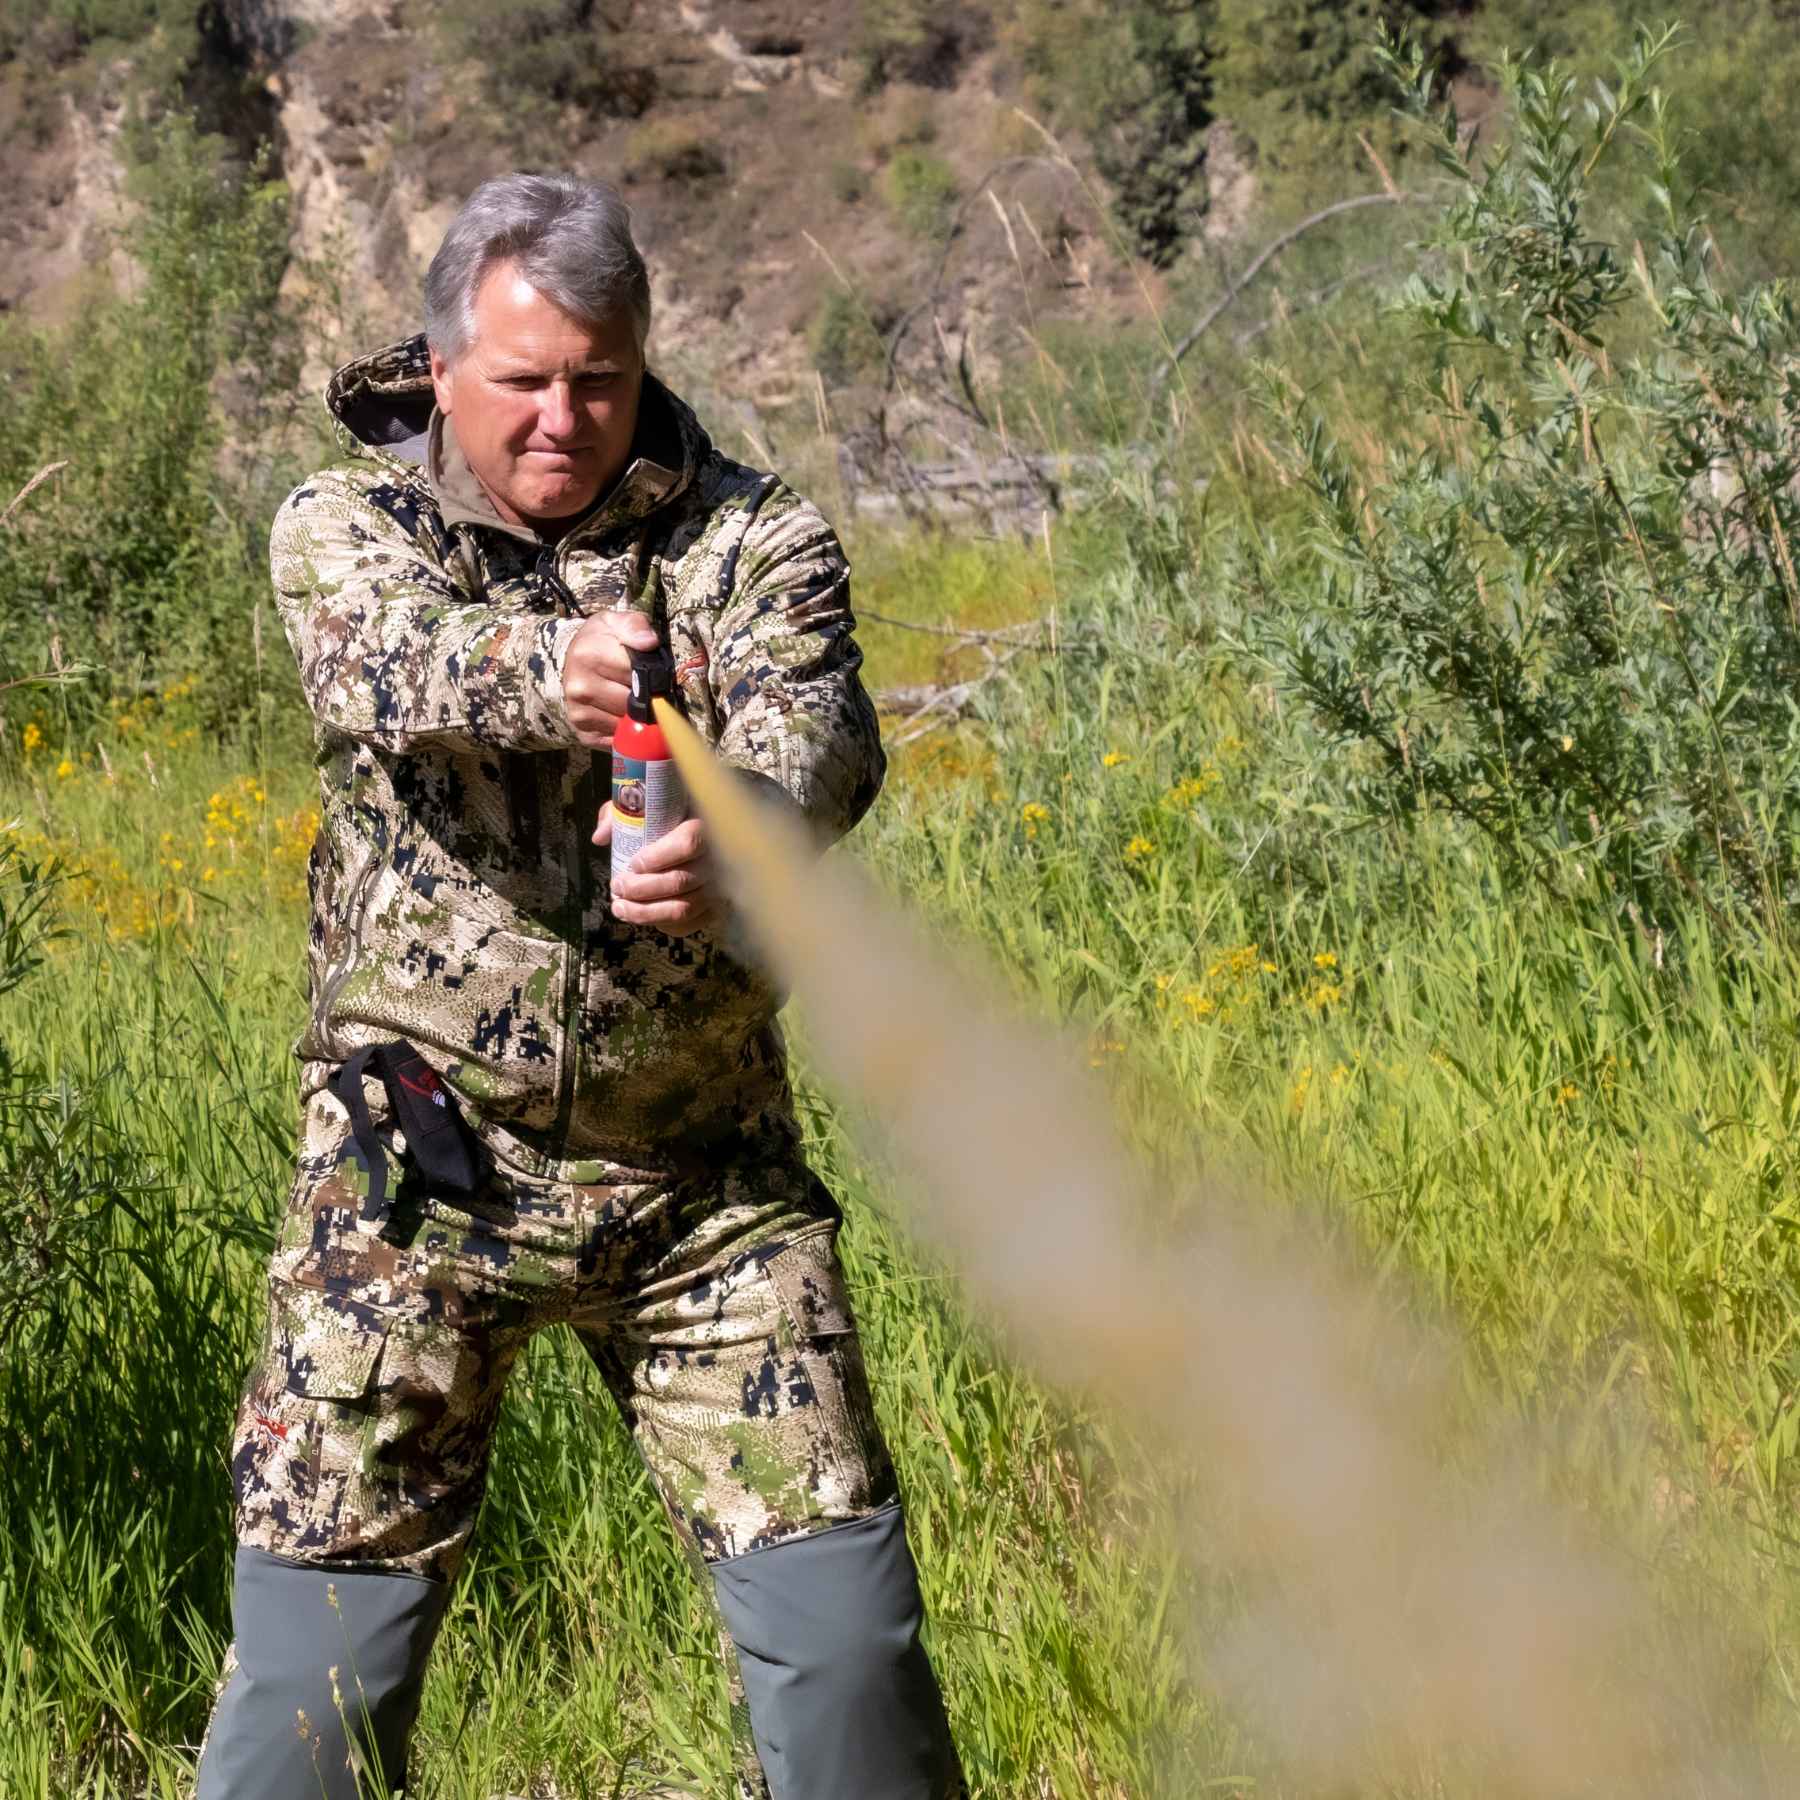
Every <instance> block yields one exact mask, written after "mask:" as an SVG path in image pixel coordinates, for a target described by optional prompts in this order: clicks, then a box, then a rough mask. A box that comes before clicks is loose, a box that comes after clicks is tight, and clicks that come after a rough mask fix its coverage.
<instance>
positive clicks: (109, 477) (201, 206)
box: [0, 117, 301, 718]
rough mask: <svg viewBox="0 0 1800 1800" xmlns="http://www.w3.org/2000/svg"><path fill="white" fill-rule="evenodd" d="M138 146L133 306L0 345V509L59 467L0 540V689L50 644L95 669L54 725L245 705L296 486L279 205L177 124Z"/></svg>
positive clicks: (6, 337)
mask: <svg viewBox="0 0 1800 1800" xmlns="http://www.w3.org/2000/svg"><path fill="white" fill-rule="evenodd" d="M146 141H147V146H148V148H147V150H146V153H145V155H144V157H143V158H142V160H141V162H140V167H139V173H138V176H137V178H136V185H137V188H138V190H139V195H140V199H141V204H142V211H141V215H140V218H139V220H138V223H137V224H136V226H135V227H134V228H133V231H132V235H131V240H130V249H131V251H132V254H133V256H134V258H135V260H136V263H137V265H138V267H139V269H140V271H141V281H140V283H139V285H138V287H137V289H136V291H135V292H133V293H132V294H131V295H130V296H129V297H124V296H113V297H102V298H101V299H99V300H98V301H97V302H96V303H95V304H93V305H91V306H90V307H89V308H88V309H87V310H85V311H84V312H83V313H82V314H81V315H80V317H79V318H78V320H77V322H76V323H75V324H74V325H72V326H71V327H69V328H68V329H67V330H66V331H64V332H62V333H60V334H54V335H53V334H49V333H46V332H43V331H37V330H32V329H30V328H28V327H25V326H23V325H20V324H12V325H10V326H9V327H8V328H6V329H5V330H4V332H3V333H0V506H4V505H5V504H7V503H8V502H10V501H11V500H12V499H13V497H14V496H15V495H17V494H19V493H20V491H21V490H22V489H23V488H24V487H25V486H26V484H27V483H28V482H29V481H31V479H32V478H33V477H34V476H36V475H38V474H39V473H40V472H42V471H43V470H44V469H46V468H47V467H49V466H50V465H52V464H55V463H62V464H64V465H66V466H65V467H64V468H63V469H62V470H61V472H60V473H59V474H57V475H55V476H54V477H52V478H50V479H48V480H46V481H45V482H44V483H42V484H41V485H40V486H39V487H38V488H37V489H36V490H35V491H34V492H33V493H31V494H30V495H29V496H28V497H27V498H25V499H24V500H23V501H21V502H20V505H19V508H18V510H17V512H16V513H15V515H14V517H13V519H12V520H11V521H10V523H9V526H8V528H7V529H6V530H5V531H3V532H0V614H4V616H5V617H6V618H7V619H8V620H9V621H11V622H12V623H11V629H10V630H9V632H8V634H7V637H6V641H5V643H4V644H0V679H6V678H8V677H12V676H17V675H20V674H27V673H32V672H35V671H37V670H40V669H42V668H44V667H46V666H47V664H48V661H49V658H50V651H51V643H52V640H53V639H54V638H57V637H58V636H60V639H61V642H62V645H63V647H64V649H65V650H66V652H67V653H68V654H69V655H72V656H75V657H80V658H85V659H89V660H92V661H94V662H96V663H98V664H100V665H101V668H102V678H101V679H100V680H98V681H97V682H95V683H91V684H87V685H86V686H85V687H83V688H80V689H74V690H68V692H69V695H70V697H69V699H68V702H67V704H69V705H71V706H74V707H77V708H79V707H81V706H83V705H89V704H93V703H96V702H97V701H99V700H103V699H104V698H105V697H106V696H107V695H108V694H109V693H110V692H112V691H114V690H115V689H117V688H120V687H124V688H130V687H132V686H134V685H135V684H136V683H137V682H139V681H140V680H142V679H144V678H146V677H147V676H149V675H152V674H156V673H161V672H176V671H179V672H184V673H185V672H202V673H204V674H205V676H206V677H207V679H206V683H205V686H206V688H207V690H208V691H209V693H211V694H212V695H213V696H214V699H215V701H216V704H217V705H218V707H219V708H220V709H221V712H220V717H221V718H222V717H224V716H225V715H237V714H238V713H240V711H241V710H242V709H244V708H248V707H250V706H251V705H253V704H254V699H255V692H256V679H257V677H256V662H257V658H256V655H255V643H254V638H255V626H254V615H255V609H256V607H257V605H258V603H259V602H260V601H261V600H262V596H263V593H264V586H265V576H264V573H263V570H264V555H265V550H264V544H265V534H266V530H267V521H268V519H269V517H270V516H271V515H272V513H273V510H274V506H275V504H276V503H277V501H278V500H279V498H280V494H281V493H282V492H284V491H285V489H286V487H287V486H288V485H290V484H291V482H292V480H293V479H294V478H295V476H296V475H297V474H298V473H299V472H301V471H300V470H299V469H298V468H297V467H296V465H295V464H294V462H293V461H292V460H291V459H289V458H287V457H284V455H283V448H282V447H283V443H284V438H283V434H282V431H281V429H280V428H281V426H282V425H283V423H284V421H285V420H286V419H287V418H288V417H289V416H290V415H291V412H292V409H293V407H294V405H295V401H294V399H293V398H292V396H293V395H294V394H295V392H296V390H297V387H298V351H299V334H298V333H297V332H296V331H295V330H294V329H293V328H292V323H291V321H289V320H288V319H286V317H285V315H284V313H283V309H282V307H281V304H280V300H279V296H278V283H279V280H280V276H281V272H282V270H283V268H284V266H285V264H286V258H287V195H286V190H285V189H284V188H283V187H282V185H281V184H280V183H278V182H275V181H272V180H270V179H268V178H267V176H266V174H265V172H264V171H263V170H262V169H261V168H260V167H259V168H257V169H254V170H252V171H250V172H248V173H247V174H234V173H233V172H232V171H231V169H230V168H229V167H227V166H225V165H224V164H222V162H221V160H220V158H219V156H218V154H217V152H216V149H215V148H214V147H213V146H210V145H209V144H208V143H207V142H206V141H205V140H203V139H202V138H200V137H199V136H198V135H197V134H196V133H195V131H194V129H193V126H192V124H191V122H190V121H188V120H187V119H185V118H182V117H173V118H170V119H169V120H166V121H165V122H164V123H162V124H161V125H159V126H156V127H154V128H150V129H149V132H148V137H147V140H146ZM281 660H282V661H283V662H285V660H286V659H285V658H282V659H281Z"/></svg>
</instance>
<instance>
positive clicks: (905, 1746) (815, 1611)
mask: <svg viewBox="0 0 1800 1800" xmlns="http://www.w3.org/2000/svg"><path fill="white" fill-rule="evenodd" d="M712 1576H713V1584H714V1586H715V1588H716V1589H717V1592H718V1596H719V1607H720V1610H721V1611H722V1612H723V1613H724V1615H725V1623H726V1626H727V1628H728V1629H729V1630H730V1632H731V1636H732V1639H733V1641H734V1642H735V1643H736V1644H737V1648H738V1660H739V1666H740V1668H741V1669H742V1672H743V1678H744V1688H745V1691H746V1693H747V1695H748V1697H749V1701H750V1729H751V1732H752V1735H753V1736H754V1737H755V1739H756V1748H757V1752H758V1754H759V1756H760V1757H761V1759H762V1765H763V1771H764V1773H765V1774H766V1775H767V1777H768V1782H769V1789H770V1792H771V1794H772V1795H773V1796H774V1800H847V1797H848V1796H850V1795H855V1796H856V1800H957V1797H958V1796H960V1795H962V1793H963V1792H964V1788H963V1780H962V1770H961V1767H960V1765H959V1764H958V1762H957V1760H956V1752H955V1750H954V1749H953V1748H952V1746H951V1742H950V1728H949V1724H948V1722H947V1721H946V1719H945V1717H944V1703H943V1699H942V1697H941V1696H940V1694H939V1692H938V1685H937V1678H936V1676H935V1675H933V1673H932V1670H931V1664H930V1662H929V1661H928V1660H927V1659H926V1656H925V1649H924V1646H923V1645H922V1644H921V1643H920V1642H919V1626H920V1624H921V1623H922V1621H923V1619H924V1605H923V1603H922V1601H921V1600H920V1597H919V1577H918V1571H917V1570H916V1569H915V1567H914V1565H913V1559H912V1552H911V1550H910V1549H909V1548H908V1547H907V1542H906V1529H905V1525H904V1522H903V1521H902V1518H901V1515H900V1508H899V1507H898V1506H886V1507H883V1508H882V1509H881V1510H880V1511H879V1512H876V1513H872V1514H870V1516H869V1517H868V1518H866V1519H857V1520H854V1521H852V1522H851V1523H850V1524H847V1525H833V1526H830V1527H828V1528H827V1529H826V1530H824V1531H820V1532H817V1533H815V1534H814V1535H813V1536H811V1537H807V1538H800V1539H796V1540H794V1541H793V1542H790V1543H786V1544H778V1545H775V1546H773V1547H772V1548H770V1549H767V1550H752V1551H749V1552H748V1553H747V1554H745V1555H743V1556H733V1557H727V1558H725V1559H724V1560H723V1561H721V1562H717V1563H714V1564H713V1565H712Z"/></svg>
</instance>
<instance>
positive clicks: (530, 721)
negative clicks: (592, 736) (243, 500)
mask: <svg viewBox="0 0 1800 1800" xmlns="http://www.w3.org/2000/svg"><path fill="white" fill-rule="evenodd" d="M269 571H270V575H271V577H272V579H273V581H274V584H275V603H276V606H277V607H278V608H279V610H280V612H281V622H282V625H283V626H284V627H285V629H286V631H287V635H288V642H289V643H290V644H292V646H293V649H294V655H295V657H296V658H297V659H298V661H299V664H300V683H301V687H302V688H303V690H304V691H305V694H306V700H307V704H308V705H309V706H310V707H311V708H312V711H313V715H314V716H315V717H316V718H317V719H318V720H319V721H320V722H321V723H322V724H324V725H327V726H330V727H331V728H332V729H334V730H336V731H340V732H342V733H344V734H345V735H346V736H347V737H353V738H359V739H361V740H363V741H364V742H366V743H370V744H375V745H378V746H379V747H380V748H382V749H384V750H394V751H401V752H407V751H412V750H417V749H422V748H426V747H432V748H463V749H469V748H476V747H480V748H486V749H495V750H550V749H555V748H559V747H561V746H564V745H569V744H573V743H574V742H575V734H574V732H573V731H572V730H571V729H570V727H569V723H568V719H567V717H566V716H565V714H564V711H563V698H562V664H563V657H564V655H565V654H566V653H567V650H568V647H569V640H570V638H572V637H573V636H574V634H575V633H576V632H577V631H578V630H579V629H580V628H581V623H582V621H581V620H580V619H578V618H569V617H565V616H563V615H560V614H555V615H539V614H534V613H530V612H519V611H517V610H515V609H502V608H498V607H494V606H489V605H486V604H480V603H475V602H472V601H470V599H469V598H468V597H467V596H466V595H465V594H464V593H463V592H462V591H461V590H460V589H459V588H458V587H457V586H456V584H455V582H454V581H453V580H452V579H451V577H450V572H449V570H448V569H447V568H446V567H445V564H444V559H443V556H442V555H441V554H440V553H439V551H438V548H437V546H436V545H435V544H434V541H433V538H432V536H431V534H430V533H429V532H428V531H427V530H425V529H423V527H422V524H421V516H420V507H419V501H418V498H417V496H416V495H414V494H413V493H412V492H411V491H410V490H409V489H408V488H406V487H403V486H402V485H400V484H399V483H397V482H388V483H383V482H380V481H376V482H373V483H370V482H368V481H367V480H366V478H365V479H361V480H359V479H358V477H357V476H356V475H355V474H353V473H350V472H348V471H345V470H341V469H328V470H326V471H325V472H324V473H323V474H320V475H316V476H314V477H313V478H312V479H311V480H310V481H307V482H303V483H302V484H301V485H300V486H299V487H298V488H296V489H295V490H294V492H293V493H292V494H290V495H289V496H288V498H287V499H286V501H284V502H283V504H282V507H281V510H280V511H279V512H278V513H277V514H276V515H275V524H274V528H273V530H272V531H271V532H270V535H269Z"/></svg>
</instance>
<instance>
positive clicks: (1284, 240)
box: [1150, 190, 1420, 402]
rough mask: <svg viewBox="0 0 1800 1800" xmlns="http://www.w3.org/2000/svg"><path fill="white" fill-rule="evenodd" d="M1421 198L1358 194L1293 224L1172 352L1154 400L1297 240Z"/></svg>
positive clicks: (1154, 382)
mask: <svg viewBox="0 0 1800 1800" xmlns="http://www.w3.org/2000/svg"><path fill="white" fill-rule="evenodd" d="M1419 199H1420V196H1419V195H1417V194H1408V193H1402V192H1400V191H1398V190H1395V191H1394V192H1391V193H1390V192H1387V191H1385V190H1384V191H1383V192H1381V193H1379V194H1357V195H1355V196H1354V197H1353V198H1351V199H1349V200H1337V201H1334V202H1333V203H1332V204H1331V205H1330V206H1322V207H1320V209H1319V210H1318V211H1317V212H1316V213H1310V214H1308V215H1307V217H1306V218H1304V219H1302V220H1301V221H1300V222H1299V224H1297V225H1290V226H1289V227H1288V229H1287V230H1286V231H1284V232H1283V233H1282V234H1281V235H1280V236H1279V237H1278V238H1275V239H1274V240H1273V241H1272V242H1270V243H1268V244H1265V245H1264V246H1263V248H1262V249H1261V250H1260V251H1258V252H1257V254H1256V255H1255V256H1254V257H1253V258H1252V259H1251V261H1250V264H1249V266H1248V267H1247V268H1246V269H1245V270H1244V272H1243V274H1241V275H1240V276H1239V277H1238V278H1237V280H1235V281H1234V282H1232V284H1231V285H1230V286H1229V287H1228V288H1226V290H1225V292H1224V293H1222V294H1221V295H1220V296H1219V297H1218V299H1217V300H1215V301H1214V302H1213V303H1212V305H1211V306H1209V307H1208V308H1207V309H1206V311H1205V312H1204V313H1203V314H1202V315H1201V317H1200V320H1199V323H1198V324H1196V325H1195V326H1194V328H1193V329H1192V330H1191V331H1189V332H1188V333H1187V335H1186V336H1185V337H1183V338H1182V339H1181V340H1180V341H1179V342H1178V343H1177V344H1176V345H1175V346H1174V348H1173V349H1172V350H1170V351H1169V353H1168V360H1167V362H1166V363H1165V364H1164V365H1163V367H1162V368H1160V369H1158V370H1157V371H1156V373H1155V374H1154V375H1153V376H1151V378H1150V398H1151V400H1152V401H1153V402H1154V401H1155V400H1156V398H1157V397H1158V396H1159V395H1160V394H1161V393H1162V390H1163V389H1164V387H1165V386H1167V385H1168V380H1169V377H1170V376H1171V375H1173V374H1174V373H1175V369H1176V366H1177V365H1178V364H1179V363H1180V361H1181V359H1182V358H1183V357H1184V356H1186V355H1187V353H1188V352H1189V351H1190V350H1191V349H1193V347H1194V346H1195V345H1196V344H1197V343H1199V341H1200V340H1201V338H1203V337H1204V336H1205V335H1206V334H1207V332H1209V331H1210V330H1211V329H1212V328H1213V326H1214V324H1215V323H1216V322H1217V321H1218V319H1219V317H1220V315H1221V314H1223V313H1224V312H1225V311H1226V310H1227V308H1229V307H1230V306H1231V305H1233V304H1234V303H1235V302H1236V300H1237V298H1238V296H1239V295H1240V294H1242V293H1243V292H1244V290H1245V289H1246V288H1247V287H1249V286H1250V284H1251V283H1252V282H1253V281H1255V279H1256V278H1257V276H1258V275H1260V274H1261V273H1262V272H1263V270H1264V269H1266V268H1267V267H1268V266H1269V264H1270V263H1272V262H1273V261H1274V260H1275V258H1276V257H1278V256H1279V255H1280V254H1281V253H1282V251H1284V250H1285V249H1287V247H1288V246H1289V245H1290V244H1292V243H1293V242H1294V241H1295V239H1297V238H1301V237H1304V236H1305V235H1306V233H1307V232H1309V231H1311V230H1312V229H1313V227H1314V226H1315V225H1323V224H1324V223H1325V222H1326V221H1327V220H1328V219H1335V218H1338V217H1340V216H1341V215H1342V214H1344V213H1348V212H1356V211H1357V210H1359V209H1360V208H1362V207H1365V206H1407V205H1412V204H1416V203H1417V202H1418V200H1419Z"/></svg>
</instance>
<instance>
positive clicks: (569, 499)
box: [431, 262, 644, 526]
mask: <svg viewBox="0 0 1800 1800" xmlns="http://www.w3.org/2000/svg"><path fill="white" fill-rule="evenodd" d="M643 379H644V361H643V357H642V355H641V354H640V352H639V350H638V346H637V338H636V335H635V334H634V332H633V330H632V323H631V315H630V313H629V312H627V311H625V310H623V309H621V310H620V311H618V312H616V313H612V314H609V315H608V316H607V317H606V318H605V319H603V320H601V321H600V322H599V323H598V324H595V325H587V324H584V323H582V321H581V320H579V319H576V318H572V317H570V315H569V314H568V313H566V312H564V311H563V310H562V309H561V308H560V307H559V306H557V305H555V304H554V303H553V302H552V301H549V300H546V299H545V298H544V296H543V295H542V294H540V293H539V292H538V291H537V289H536V288H534V287H532V286H531V284H530V283H529V282H527V281H526V280H525V279H524V277H523V276H521V275H520V274H519V272H518V270H517V269H516V268H515V267H514V266H513V265H512V264H511V263H506V262H502V263H496V264H495V265H494V266H493V268H491V269H489V270H488V272H487V274H486V275H484V276H483V277H482V280H481V285H480V286H479V287H478V288H477V289H476V290H475V331H474V336H473V337H472V338H471V339H470V341H469V346H468V348H467V349H466V350H464V351H463V353H462V355H461V356H460V357H459V358H458V359H457V360H456V361H455V362H454V363H446V362H445V361H444V359H443V358H442V357H441V356H440V355H439V354H438V353H437V351H436V350H433V351H432V353H431V385H432V386H433V388H435V389H436V390H437V402H438V406H439V408H440V409H441V410H442V411H443V412H444V413H446V414H447V415H448V416H450V417H451V418H453V419H454V420H455V421H456V439H457V442H458V443H459V444H461V445H462V449H463V454H464V455H465V456H466V457H467V458H468V459H469V467H470V468H471V469H473V470H474V472H475V476H476V479H477V480H478V481H479V482H480V483H481V485H482V487H483V488H485V489H486V490H487V495H488V498H489V499H490V500H492V501H493V503H494V505H495V507H496V508H497V509H498V510H499V513H500V516H501V517H502V518H503V519H505V520H506V521H507V522H508V523H509V524H513V525H532V526H543V525H550V526H554V524H555V523H556V522H557V521H559V520H564V519H570V518H573V517H574V516H575V515H576V514H577V513H582V512H585V511H586V510H587V509H588V508H589V507H590V506H592V505H593V503H594V502H595V501H596V500H597V499H598V498H599V497H600V496H601V494H603V493H604V492H605V491H606V490H607V489H608V488H610V487H611V486H612V484H613V483H614V482H615V481H616V480H618V478H619V476H620V475H622V474H623V473H624V471H625V465H626V463H628V462H629V461H630V460H631V437H632V433H633V432H634V431H635V430H636V429H637V413H638V392H639V389H640V388H641V387H642V385H643Z"/></svg>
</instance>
